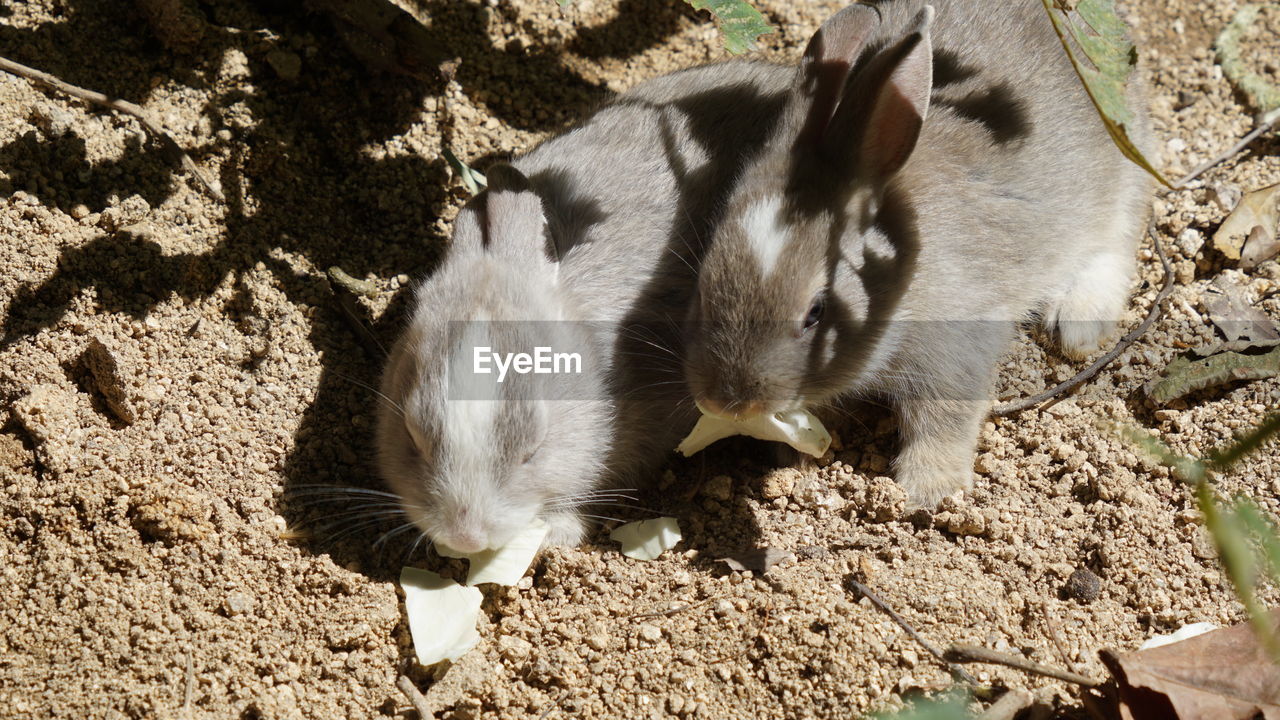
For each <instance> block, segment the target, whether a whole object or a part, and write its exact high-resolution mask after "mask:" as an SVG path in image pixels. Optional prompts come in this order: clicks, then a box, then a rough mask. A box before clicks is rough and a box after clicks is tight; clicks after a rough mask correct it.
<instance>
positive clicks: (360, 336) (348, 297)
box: [327, 275, 387, 360]
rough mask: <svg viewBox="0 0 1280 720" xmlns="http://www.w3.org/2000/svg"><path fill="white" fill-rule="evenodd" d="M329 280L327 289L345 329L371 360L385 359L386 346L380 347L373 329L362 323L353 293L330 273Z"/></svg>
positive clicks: (380, 344)
mask: <svg viewBox="0 0 1280 720" xmlns="http://www.w3.org/2000/svg"><path fill="white" fill-rule="evenodd" d="M327 278H328V280H329V291H330V292H331V293H333V303H334V305H335V306H337V309H338V314H339V315H341V316H342V321H343V322H345V323H346V324H347V329H349V330H350V331H351V334H352V335H354V336H355V338H356V342H358V343H360V347H362V348H364V351H365V353H366V354H368V356H369V357H370V358H371V359H373V360H385V359H386V358H387V351H386V348H384V347H382V343H380V342H378V338H377V337H376V336H375V335H374V334H373V331H372V330H370V329H369V327H368V326H367V325H365V324H364V320H362V319H361V318H360V313H359V311H358V310H357V309H356V297H355V294H354V293H352V292H351V290H349V289H348V288H347V286H346V285H343V284H342V283H341V282H340V281H335V280H334V279H333V276H332V275H329V276H327Z"/></svg>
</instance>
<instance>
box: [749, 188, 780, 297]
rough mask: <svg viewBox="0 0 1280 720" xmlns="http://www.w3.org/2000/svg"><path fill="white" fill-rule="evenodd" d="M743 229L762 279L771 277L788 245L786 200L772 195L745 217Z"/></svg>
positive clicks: (754, 206) (752, 208) (750, 210)
mask: <svg viewBox="0 0 1280 720" xmlns="http://www.w3.org/2000/svg"><path fill="white" fill-rule="evenodd" d="M742 229H743V231H744V232H745V233H746V234H747V247H748V248H750V249H751V254H752V256H753V257H755V259H756V262H758V263H759V264H760V273H761V275H762V276H763V277H768V276H769V275H770V274H772V273H773V269H774V267H775V266H777V264H778V258H780V257H782V250H783V248H784V247H786V244H787V238H788V230H787V227H786V226H785V225H783V224H782V198H781V197H779V196H777V195H771V196H769V197H766V198H764V199H763V200H757V201H756V202H755V203H753V204H752V205H751V206H750V207H748V208H747V211H746V212H745V213H743V215H742Z"/></svg>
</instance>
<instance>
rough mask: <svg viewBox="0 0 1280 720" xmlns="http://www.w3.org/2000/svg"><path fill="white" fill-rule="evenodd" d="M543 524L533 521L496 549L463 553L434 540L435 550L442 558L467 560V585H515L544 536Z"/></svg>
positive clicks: (527, 567) (544, 526)
mask: <svg viewBox="0 0 1280 720" xmlns="http://www.w3.org/2000/svg"><path fill="white" fill-rule="evenodd" d="M547 530H548V527H547V523H546V522H544V521H542V520H534V521H533V522H532V523H530V524H529V526H528V527H526V528H525V529H524V530H521V531H520V534H518V535H516V536H515V537H514V538H512V539H511V540H510V542H508V543H507V544H506V545H503V546H502V547H500V548H498V549H496V550H481V551H480V552H476V553H463V552H458V551H457V550H454V549H453V548H451V547H448V546H446V545H443V544H441V543H436V552H437V553H439V554H441V555H443V556H444V557H451V558H462V559H464V560H467V561H469V562H470V563H471V566H470V567H469V568H468V570H467V584H468V585H479V584H480V583H497V584H498V585H515V584H516V583H517V582H520V578H522V577H524V571H525V570H528V569H529V566H530V565H531V564H533V557H534V556H535V555H537V554H538V548H541V547H542V541H543V540H544V539H546V537H547Z"/></svg>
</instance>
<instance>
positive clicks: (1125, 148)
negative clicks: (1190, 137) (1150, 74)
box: [1042, 0, 1173, 187]
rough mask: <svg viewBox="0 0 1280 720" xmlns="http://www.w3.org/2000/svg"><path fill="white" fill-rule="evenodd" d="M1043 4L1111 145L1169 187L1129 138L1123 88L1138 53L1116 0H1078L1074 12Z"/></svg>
mask: <svg viewBox="0 0 1280 720" xmlns="http://www.w3.org/2000/svg"><path fill="white" fill-rule="evenodd" d="M1042 2H1043V3H1044V9H1045V12H1047V13H1049V19H1050V20H1052V21H1053V29H1054V30H1055V31H1056V32H1057V33H1058V39H1059V40H1061V41H1062V47H1063V48H1064V49H1065V50H1066V51H1067V57H1068V58H1070V60H1071V65H1072V66H1073V67H1075V69H1076V74H1077V75H1079V76H1080V80H1081V81H1082V82H1083V83H1084V89H1085V91H1086V92H1087V93H1088V94H1089V99H1090V100H1092V101H1093V105H1094V107H1096V108H1097V109H1098V114H1099V115H1100V116H1101V117H1102V122H1103V124H1105V125H1106V126H1107V132H1109V133H1111V139H1112V140H1114V141H1115V144H1116V147H1118V148H1120V152H1122V153H1124V155H1125V157H1127V158H1129V159H1130V160H1132V161H1133V162H1134V163H1136V164H1137V165H1138V166H1139V167H1141V168H1142V169H1143V170H1146V171H1147V172H1149V173H1151V175H1152V176H1153V177H1155V179H1157V180H1159V181H1160V182H1161V183H1163V184H1165V185H1167V186H1169V187H1173V185H1172V184H1171V183H1170V182H1169V181H1168V179H1166V178H1165V177H1164V175H1162V174H1161V173H1160V171H1159V170H1157V169H1156V168H1155V166H1153V165H1152V164H1151V162H1150V161H1148V160H1147V158H1146V157H1145V156H1144V155H1143V154H1142V151H1141V150H1139V149H1138V146H1137V145H1134V143H1133V140H1132V139H1131V138H1130V137H1129V129H1128V126H1129V125H1130V124H1131V123H1132V122H1133V111H1132V110H1131V109H1130V108H1129V106H1128V103H1126V102H1125V99H1126V90H1125V88H1126V84H1127V83H1128V80H1129V76H1130V75H1131V74H1132V73H1133V70H1134V68H1135V67H1136V66H1137V62H1138V53H1137V51H1136V50H1135V49H1134V47H1133V43H1131V42H1129V38H1128V34H1127V32H1126V28H1125V25H1124V21H1122V20H1121V19H1120V18H1119V17H1118V16H1117V15H1116V9H1115V0H1080V1H1079V2H1078V3H1077V4H1076V7H1075V10H1074V12H1072V11H1067V10H1063V9H1061V8H1059V7H1058V4H1057V3H1056V2H1055V0H1042Z"/></svg>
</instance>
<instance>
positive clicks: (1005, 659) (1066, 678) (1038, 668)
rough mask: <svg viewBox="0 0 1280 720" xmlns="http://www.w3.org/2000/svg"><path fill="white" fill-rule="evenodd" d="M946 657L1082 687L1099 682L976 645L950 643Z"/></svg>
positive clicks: (1093, 685) (1091, 685)
mask: <svg viewBox="0 0 1280 720" xmlns="http://www.w3.org/2000/svg"><path fill="white" fill-rule="evenodd" d="M946 657H947V658H949V659H951V660H955V661H956V662H980V663H990V664H993V665H1004V666H1006V667H1011V668H1013V669H1015V670H1021V671H1023V672H1026V673H1031V674H1032V675H1043V676H1044V677H1051V678H1054V679H1055V680H1062V681H1063V682H1069V683H1072V684H1074V685H1080V686H1082V687H1096V686H1097V685H1098V684H1099V683H1098V681H1097V680H1094V679H1093V678H1090V677H1087V676H1085V675H1080V674H1078V673H1073V672H1071V671H1069V670H1060V669H1058V668H1055V667H1049V666H1048V665H1041V664H1040V663H1037V662H1032V661H1030V660H1027V659H1024V658H1020V657H1018V656H1017V655H1008V654H1005V653H1002V652H996V651H995V650H989V649H987V648H984V647H978V646H976V645H952V646H951V647H950V648H947V653H946Z"/></svg>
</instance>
